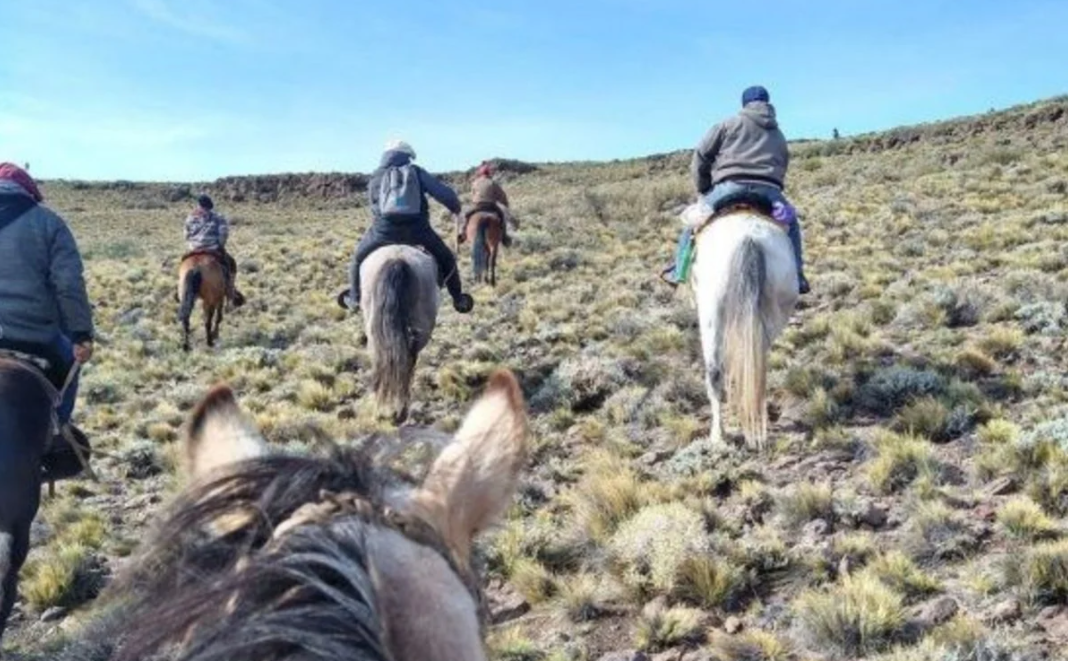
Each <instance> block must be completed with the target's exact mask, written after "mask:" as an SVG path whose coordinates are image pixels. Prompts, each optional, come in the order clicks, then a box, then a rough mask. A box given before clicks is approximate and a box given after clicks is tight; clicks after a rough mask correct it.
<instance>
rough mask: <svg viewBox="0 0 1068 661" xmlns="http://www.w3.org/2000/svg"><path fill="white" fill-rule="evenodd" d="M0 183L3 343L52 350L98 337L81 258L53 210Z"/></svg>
mask: <svg viewBox="0 0 1068 661" xmlns="http://www.w3.org/2000/svg"><path fill="white" fill-rule="evenodd" d="M28 198H29V195H28V194H26V193H25V191H23V190H22V189H21V188H20V187H18V186H17V185H12V184H9V182H0V340H8V341H11V342H17V343H27V344H47V343H50V342H52V341H54V340H55V338H56V336H57V335H59V334H60V333H62V334H65V335H66V336H68V337H69V338H70V339H71V340H73V341H74V342H82V341H85V340H89V339H92V337H93V315H92V308H91V307H90V305H89V296H88V295H87V294H86V291H85V278H84V275H83V267H82V258H81V255H80V254H79V253H78V245H77V243H76V242H75V241H74V235H73V234H71V231H70V228H69V227H67V224H66V223H65V222H63V219H62V218H60V217H59V216H58V215H56V214H55V213H54V212H53V211H52V210H51V209H49V208H47V207H45V206H42V205H40V204H37V203H34V202H33V200H32V198H29V199H28Z"/></svg>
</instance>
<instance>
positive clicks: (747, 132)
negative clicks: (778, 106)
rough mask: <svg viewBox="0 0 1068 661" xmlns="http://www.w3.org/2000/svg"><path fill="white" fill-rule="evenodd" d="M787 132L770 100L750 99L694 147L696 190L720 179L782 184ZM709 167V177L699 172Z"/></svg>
mask: <svg viewBox="0 0 1068 661" xmlns="http://www.w3.org/2000/svg"><path fill="white" fill-rule="evenodd" d="M789 161H790V153H789V149H788V147H787V143H786V136H784V135H783V133H782V131H781V130H780V129H779V124H778V121H777V119H776V117H775V108H774V106H772V105H771V104H770V103H761V102H757V103H750V104H748V105H747V106H746V107H744V108H743V109H742V110H741V111H740V112H739V113H738V114H736V115H733V116H731V117H728V118H727V119H725V120H723V121H722V122H720V123H719V124H717V125H715V126H714V127H712V129H711V130H710V131H709V132H708V134H706V135H705V136H704V138H703V139H702V140H701V143H700V144H698V145H697V149H696V150H694V162H693V166H692V168H693V171H694V172H693V174H694V177H695V179H697V180H700V181H695V184H696V185H698V189H699V190H704V191H707V188H708V187H709V186H710V185H715V184H718V183H720V182H722V181H728V180H734V181H746V180H749V181H761V182H767V183H771V184H774V185H776V186H778V187H779V188H782V186H783V183H784V181H785V179H786V170H787V167H788V166H789ZM702 165H704V166H705V167H708V169H709V172H708V179H707V180H706V179H705V178H704V176H701V175H702V174H703V173H699V170H702V169H703V168H702V167H701V166H702Z"/></svg>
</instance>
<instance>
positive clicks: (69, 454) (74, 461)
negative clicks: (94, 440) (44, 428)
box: [41, 424, 92, 482]
mask: <svg viewBox="0 0 1068 661" xmlns="http://www.w3.org/2000/svg"><path fill="white" fill-rule="evenodd" d="M67 429H68V430H69V432H70V434H71V436H72V437H73V438H74V441H75V442H76V443H78V445H79V446H80V447H81V450H82V454H83V455H84V457H85V460H86V461H87V462H88V461H89V458H90V453H91V452H92V448H91V447H90V445H89V438H88V437H87V436H86V435H85V434H84V433H83V432H82V430H80V429H78V428H77V427H75V426H74V425H71V424H68V425H67ZM84 470H85V467H84V466H82V462H81V461H80V460H79V459H78V455H77V454H76V453H75V451H74V448H73V447H71V444H70V441H68V440H67V438H66V437H65V436H64V435H63V434H62V433H60V434H56V435H55V436H53V437H52V444H51V445H50V446H49V448H48V452H46V453H45V455H44V456H43V457H41V478H42V480H43V481H45V482H57V481H59V480H69V479H71V478H75V477H78V476H79V475H81V474H82V472H83V471H84Z"/></svg>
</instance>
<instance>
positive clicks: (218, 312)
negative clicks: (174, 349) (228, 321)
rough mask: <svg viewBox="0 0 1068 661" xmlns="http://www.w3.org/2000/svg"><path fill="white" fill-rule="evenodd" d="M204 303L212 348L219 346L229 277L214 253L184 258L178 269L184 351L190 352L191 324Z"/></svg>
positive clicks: (205, 327) (190, 255)
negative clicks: (200, 304) (198, 299)
mask: <svg viewBox="0 0 1068 661" xmlns="http://www.w3.org/2000/svg"><path fill="white" fill-rule="evenodd" d="M197 298H200V300H201V301H203V302H204V305H203V310H204V333H205V335H207V339H208V346H209V347H213V346H215V340H217V339H218V338H219V325H220V324H222V318H223V307H224V306H225V305H226V274H225V272H224V271H223V267H222V265H221V264H220V263H219V259H218V257H216V256H215V255H214V254H211V253H192V254H189V255H186V256H185V257H184V258H182V263H181V264H180V265H179V267H178V300H179V301H181V305H180V306H179V308H178V318H179V320H181V322H182V348H183V349H185V350H186V351H189V320H190V318H191V317H192V316H193V306H194V305H195V304H196V302H197Z"/></svg>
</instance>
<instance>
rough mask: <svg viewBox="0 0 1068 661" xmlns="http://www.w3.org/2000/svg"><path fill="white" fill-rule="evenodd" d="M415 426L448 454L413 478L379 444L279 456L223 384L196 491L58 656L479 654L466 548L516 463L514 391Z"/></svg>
mask: <svg viewBox="0 0 1068 661" xmlns="http://www.w3.org/2000/svg"><path fill="white" fill-rule="evenodd" d="M423 433H426V434H433V435H435V436H440V437H442V438H441V439H440V440H439V441H435V444H437V443H439V442H441V443H442V445H443V449H442V450H441V451H440V452H439V453H438V454H437V456H436V458H434V459H433V461H432V462H431V464H430V466H429V469H428V470H427V472H426V475H425V477H424V478H423V479H421V480H416V479H414V478H411V477H409V476H407V475H405V474H402V473H398V472H393V471H392V470H391V469H388V468H385V467H384V465H383V463H382V462H381V461H377V460H376V456H377V455H378V454H381V453H380V452H379V450H381V449H382V448H383V447H386V446H389V445H390V444H392V443H399V442H400V440H395V439H386V438H384V437H379V438H377V439H371V440H370V441H368V442H367V443H365V444H364V445H363V446H362V449H361V448H357V447H353V446H349V445H347V446H344V447H342V446H334V447H331V448H326V449H324V451H323V452H322V453H321V454H319V455H312V456H308V455H299V454H297V455H281V454H275V453H272V452H270V451H269V450H268V448H267V446H266V444H265V443H264V442H263V439H262V438H261V436H260V434H259V432H258V431H256V430H255V429H254V428H253V427H252V426H251V424H250V423H249V421H248V418H247V417H246V416H245V415H244V414H243V413H242V412H241V410H240V409H239V408H238V405H237V403H236V400H235V398H234V395H233V393H232V392H231V391H230V390H229V389H228V388H226V387H224V386H221V387H217V388H216V389H214V390H213V391H212V392H211V393H209V395H208V396H207V397H206V398H205V399H204V400H203V401H202V402H201V403H200V404H199V405H198V406H197V407H196V408H195V409H194V411H193V413H192V415H191V418H190V420H189V422H188V425H187V431H186V434H185V438H184V441H183V443H184V449H185V461H184V465H185V467H186V470H187V472H189V473H190V475H189V479H190V484H189V486H188V487H187V489H186V491H185V492H183V494H182V495H181V496H180V497H179V499H178V500H177V502H176V503H175V504H174V505H173V507H172V509H171V511H170V513H169V514H168V515H166V516H165V517H164V518H163V519H162V520H161V522H160V524H159V527H158V529H157V531H156V532H155V534H154V535H153V536H152V537H151V538H150V539H149V541H148V542H147V543H146V544H145V546H144V547H143V548H142V549H141V550H140V551H139V552H138V553H137V554H135V556H134V559H133V560H132V561H131V562H130V563H129V564H128V565H127V567H126V568H125V569H124V571H123V572H122V573H121V574H120V575H119V577H118V578H117V580H116V581H115V582H114V583H113V584H112V585H111V586H109V589H108V594H106V595H105V597H104V598H105V600H109V599H110V596H111V595H114V597H115V603H117V606H116V607H115V608H116V610H115V611H113V613H112V614H111V615H110V616H107V617H104V618H103V619H102V620H101V622H100V623H99V624H98V626H96V627H93V628H91V630H92V629H95V632H94V633H93V634H92V635H90V636H89V637H88V638H87V639H85V640H82V641H80V643H78V644H77V645H76V646H75V648H74V649H70V650H67V651H66V653H67V654H68V655H71V656H69V658H72V659H75V658H76V659H82V658H89V657H88V656H78V655H77V654H79V653H84V651H85V650H84V649H81V650H80V649H78V648H79V647H83V648H84V647H88V648H89V649H92V650H94V652H95V653H96V655H97V656H95V657H93V658H99V657H101V656H103V657H105V658H108V659H111V660H112V661H134V660H141V659H149V658H163V655H166V658H168V659H175V660H176V661H177V660H181V661H207V660H209V659H230V660H232V661H258V660H260V659H319V660H321V661H351V660H354V659H355V660H375V661H378V660H385V659H390V660H392V661H416V660H423V661H454V660H455V659H471V660H474V661H479V660H484V659H485V658H486V654H485V651H484V648H483V639H482V636H483V633H484V631H485V627H486V626H487V624H488V623H487V622H486V618H485V607H484V605H483V604H484V600H483V596H482V588H481V585H482V583H481V578H480V576H479V575H478V573H477V572H476V570H475V569H474V566H473V565H474V563H473V562H472V555H473V553H472V551H473V542H474V538H475V537H476V536H477V535H478V533H480V532H482V531H483V530H485V529H486V528H487V527H488V526H490V525H491V524H492V523H493V522H494V521H495V520H496V519H497V518H498V517H499V516H500V515H501V513H502V512H503V511H504V510H505V509H506V508H507V506H508V505H509V503H510V502H511V500H512V498H513V496H514V493H515V491H516V487H517V483H518V479H519V474H520V472H521V470H522V468H523V465H524V463H525V461H526V456H527V441H526V437H527V419H526V413H525V403H524V401H523V396H522V392H521V390H520V387H519V383H518V382H517V380H516V378H515V377H514V375H512V374H511V373H510V372H507V371H501V372H497V373H495V374H493V375H492V376H491V377H490V379H489V383H488V385H487V387H486V390H485V392H484V393H483V394H482V396H481V397H480V398H479V399H478V400H477V401H476V402H475V403H474V405H473V406H472V408H471V409H470V410H469V411H468V413H467V415H466V417H465V418H464V420H463V422H462V423H461V425H460V428H459V430H458V431H457V432H456V434H455V435H453V436H451V437H448V436H446V435H445V434H442V433H439V432H434V431H432V430H426V431H424V432H423ZM392 451H393V452H399V451H400V450H399V449H397V450H392ZM157 655H159V656H157ZM61 658H67V657H61Z"/></svg>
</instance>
